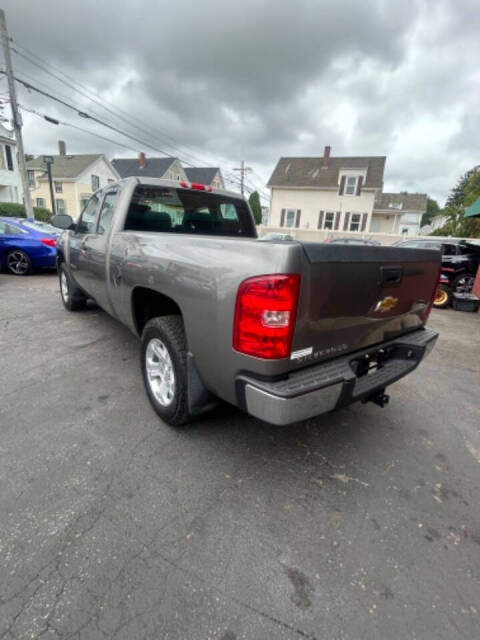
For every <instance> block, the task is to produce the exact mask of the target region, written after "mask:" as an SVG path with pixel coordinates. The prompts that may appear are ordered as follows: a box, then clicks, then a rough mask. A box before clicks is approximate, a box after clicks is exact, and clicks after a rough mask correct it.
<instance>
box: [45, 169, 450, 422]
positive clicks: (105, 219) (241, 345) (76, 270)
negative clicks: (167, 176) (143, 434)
mask: <svg viewBox="0 0 480 640" xmlns="http://www.w3.org/2000/svg"><path fill="white" fill-rule="evenodd" d="M54 223H55V224H56V225H57V226H58V227H60V228H63V229H64V230H65V232H64V233H63V234H62V235H61V237H60V238H59V241H58V258H57V259H58V272H59V277H60V291H61V296H62V300H63V304H64V305H65V307H66V308H67V309H68V310H70V311H75V310H79V309H83V308H84V307H85V305H86V302H87V299H88V298H92V299H94V300H95V301H96V302H97V303H98V304H99V305H100V306H101V307H102V308H103V309H104V310H105V311H106V312H107V313H109V314H110V315H112V316H113V317H114V318H117V319H118V320H119V321H120V322H122V323H123V324H125V325H126V326H127V327H129V328H130V329H131V330H132V331H133V332H134V333H135V334H136V335H138V336H140V337H141V368H142V374H143V378H144V381H145V387H146V390H147V394H148V397H149V398H150V401H151V403H152V405H153V407H154V409H155V411H156V412H157V413H158V414H159V415H160V417H161V418H162V419H163V420H164V421H165V422H167V423H169V424H171V425H182V424H185V423H187V422H188V421H189V420H190V419H191V418H192V417H193V416H194V415H196V414H198V413H201V412H203V411H205V410H206V409H208V408H210V407H212V406H213V405H214V404H215V402H216V401H217V400H218V398H221V399H222V400H225V401H227V402H229V403H232V404H234V405H236V406H238V407H240V408H241V409H243V410H245V411H247V412H248V413H250V414H252V415H253V416H256V417H258V418H260V419H262V420H265V421H267V422H270V423H273V424H278V425H285V424H290V423H293V422H297V421H299V420H304V419H306V418H311V417H313V416H316V415H319V414H321V413H325V412H327V411H331V410H333V409H336V408H338V407H342V406H344V405H346V404H349V403H351V402H355V401H358V400H363V401H366V400H373V401H374V402H376V403H377V404H379V405H381V406H383V404H384V403H385V402H386V401H387V400H388V396H387V395H386V394H385V389H386V387H387V385H389V384H391V383H392V382H394V381H396V380H398V379H399V378H401V377H402V376H404V375H406V374H407V373H409V372H410V371H412V370H413V369H415V367H416V366H417V365H418V364H419V362H420V361H421V360H422V358H423V357H424V356H426V355H427V354H428V352H429V351H430V350H431V349H432V347H433V345H434V343H435V340H436V338H437V334H436V333H435V332H434V331H432V330H430V329H428V328H426V327H425V322H426V320H427V318H428V315H429V313H430V310H431V306H432V300H433V296H434V294H435V289H436V286H437V282H438V276H439V266H440V254H439V252H436V251H431V250H428V249H425V250H423V249H402V248H395V247H377V246H367V245H365V246H355V245H354V246H349V245H337V244H331V245H330V244H319V243H309V242H303V243H301V242H296V241H281V240H280V241H275V240H271V241H262V240H260V239H258V238H257V233H256V229H255V224H254V221H253V217H252V213H251V211H250V209H249V207H248V205H247V203H246V202H245V201H244V200H243V199H242V198H240V197H239V196H238V195H237V194H234V193H230V192H228V191H223V190H212V189H211V188H210V187H205V186H204V185H200V184H189V183H185V182H182V183H178V182H171V181H166V180H157V179H152V178H146V177H139V178H134V177H132V178H127V179H125V180H121V181H119V182H117V183H114V184H109V185H108V186H107V187H106V188H104V189H102V190H99V191H97V192H96V193H95V194H93V196H92V197H91V199H90V200H89V202H88V203H87V204H86V206H85V208H84V210H83V212H82V214H81V216H80V218H79V220H78V222H77V223H76V224H74V223H73V221H72V219H71V218H70V217H69V216H65V215H61V216H56V218H55V219H54Z"/></svg>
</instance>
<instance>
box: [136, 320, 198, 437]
mask: <svg viewBox="0 0 480 640" xmlns="http://www.w3.org/2000/svg"><path fill="white" fill-rule="evenodd" d="M141 367H142V375H143V381H144V383H145V389H146V391H147V395H148V398H149V400H150V402H151V404H152V406H153V408H154V409H155V411H156V413H157V414H158V415H159V416H160V418H162V420H163V421H164V422H166V423H167V424H169V425H171V426H172V427H180V426H182V425H184V424H187V422H190V420H191V418H192V416H191V415H190V413H189V411H188V378H187V345H186V340H185V329H184V326H183V320H182V318H181V317H180V316H162V317H160V318H153V320H150V321H149V322H148V323H147V324H146V325H145V328H144V330H143V333H142V346H141Z"/></svg>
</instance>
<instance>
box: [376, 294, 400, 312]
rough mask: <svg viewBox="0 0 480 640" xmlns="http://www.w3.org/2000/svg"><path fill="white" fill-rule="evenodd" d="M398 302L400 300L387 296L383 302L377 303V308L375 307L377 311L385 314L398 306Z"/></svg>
mask: <svg viewBox="0 0 480 640" xmlns="http://www.w3.org/2000/svg"><path fill="white" fill-rule="evenodd" d="M397 302H398V298H392V296H387V297H386V298H383V300H379V301H378V302H377V306H376V307H375V311H379V312H380V313H385V312H386V311H390V309H393V307H395V306H396V304H397Z"/></svg>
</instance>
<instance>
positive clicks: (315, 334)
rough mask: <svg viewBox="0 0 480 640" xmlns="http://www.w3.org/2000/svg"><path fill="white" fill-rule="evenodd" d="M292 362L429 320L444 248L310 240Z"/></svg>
mask: <svg viewBox="0 0 480 640" xmlns="http://www.w3.org/2000/svg"><path fill="white" fill-rule="evenodd" d="M302 248H303V265H302V272H301V275H302V282H301V289H300V296H299V302H298V310H297V320H296V325H295V333H294V336H293V343H292V355H291V361H290V362H291V369H295V368H299V367H301V366H305V365H306V364H310V363H311V362H319V361H322V360H327V359H329V358H333V357H335V356H337V355H345V354H346V353H349V352H353V351H356V350H358V349H362V348H365V347H368V346H371V345H375V344H378V343H381V342H383V341H385V340H391V339H392V338H395V337H396V336H399V335H401V334H404V333H406V332H408V331H411V330H414V329H418V328H419V327H421V326H422V325H423V324H424V323H425V320H426V316H427V312H428V309H429V307H430V302H431V299H432V295H433V293H434V290H435V287H436V284H437V282H438V274H439V268H440V259H441V255H440V252H439V251H434V250H430V249H405V248H400V247H380V246H378V247H377V246H366V245H353V246H349V245H338V244H337V245H328V244H318V243H304V244H303V245H302Z"/></svg>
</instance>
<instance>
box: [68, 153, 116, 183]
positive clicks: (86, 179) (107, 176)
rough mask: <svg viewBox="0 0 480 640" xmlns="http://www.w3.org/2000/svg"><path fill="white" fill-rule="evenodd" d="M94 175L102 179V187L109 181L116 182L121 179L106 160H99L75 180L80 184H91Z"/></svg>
mask: <svg viewBox="0 0 480 640" xmlns="http://www.w3.org/2000/svg"><path fill="white" fill-rule="evenodd" d="M92 175H94V176H98V177H99V178H100V187H105V186H106V185H107V184H108V181H109V180H114V181H115V182H116V181H117V180H118V179H119V176H118V174H117V172H116V171H115V170H114V169H113V167H112V166H111V165H110V163H108V162H106V160H105V158H98V160H95V162H93V163H92V164H91V165H90V166H89V167H87V169H85V171H83V172H82V173H81V174H80V175H79V176H78V178H77V179H76V180H75V182H77V183H78V184H91V183H92Z"/></svg>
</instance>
